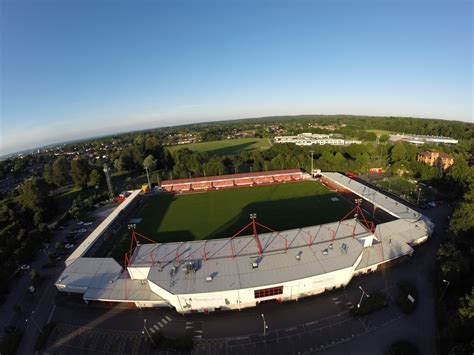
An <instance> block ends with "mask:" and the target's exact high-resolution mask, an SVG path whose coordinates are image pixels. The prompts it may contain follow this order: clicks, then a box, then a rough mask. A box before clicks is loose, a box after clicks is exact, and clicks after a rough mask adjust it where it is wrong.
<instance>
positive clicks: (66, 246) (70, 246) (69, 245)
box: [64, 244, 74, 249]
mask: <svg viewBox="0 0 474 355" xmlns="http://www.w3.org/2000/svg"><path fill="white" fill-rule="evenodd" d="M64 247H65V248H66V249H72V248H74V244H66V245H64Z"/></svg>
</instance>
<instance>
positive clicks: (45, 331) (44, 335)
mask: <svg viewBox="0 0 474 355" xmlns="http://www.w3.org/2000/svg"><path fill="white" fill-rule="evenodd" d="M55 326H56V323H54V322H51V323H48V324H46V325H45V326H44V327H43V328H42V332H40V333H39V334H38V338H37V339H36V344H35V350H40V349H41V348H42V347H43V345H44V344H45V343H46V340H48V337H49V335H50V334H51V332H52V331H53V329H54V327H55Z"/></svg>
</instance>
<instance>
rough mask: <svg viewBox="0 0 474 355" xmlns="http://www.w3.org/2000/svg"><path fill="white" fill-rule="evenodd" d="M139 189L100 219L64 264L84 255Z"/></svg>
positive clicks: (137, 193) (136, 194) (135, 195)
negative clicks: (99, 222)
mask: <svg viewBox="0 0 474 355" xmlns="http://www.w3.org/2000/svg"><path fill="white" fill-rule="evenodd" d="M140 191H141V190H135V191H133V192H132V193H131V194H130V196H128V197H127V198H126V199H125V201H123V202H122V203H121V204H120V205H119V206H118V207H117V208H116V209H114V210H113V211H112V213H111V214H110V215H108V216H107V218H106V219H104V220H103V221H102V223H101V224H99V225H98V226H97V228H96V229H94V230H93V231H92V233H91V234H89V235H88V236H87V238H86V239H84V241H83V242H82V243H81V244H80V245H79V246H78V247H77V248H76V249H75V250H74V251H73V252H72V254H71V255H70V256H69V257H68V258H67V259H66V261H65V264H66V266H68V265H69V264H71V263H72V262H74V260H76V259H77V258H80V257H81V256H84V254H85V253H86V252H87V251H88V250H89V249H90V248H91V247H92V246H93V245H94V243H95V242H96V241H97V239H99V238H100V236H101V235H102V233H104V232H105V231H106V230H107V228H109V227H110V225H111V224H112V223H113V222H114V221H115V219H116V218H117V217H118V215H119V214H120V212H122V211H123V210H124V209H126V208H127V207H128V205H129V204H130V203H131V202H132V201H133V200H134V199H135V198H136V197H137V196H138V195H139V193H140Z"/></svg>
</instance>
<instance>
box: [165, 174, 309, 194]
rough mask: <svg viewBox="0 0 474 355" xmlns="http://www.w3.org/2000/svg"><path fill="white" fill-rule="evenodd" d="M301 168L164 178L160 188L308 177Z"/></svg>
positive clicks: (181, 189)
mask: <svg viewBox="0 0 474 355" xmlns="http://www.w3.org/2000/svg"><path fill="white" fill-rule="evenodd" d="M308 178H309V175H308V174H306V173H304V172H303V170H301V169H287V170H273V171H261V172H253V173H243V174H230V175H218V176H204V177H198V178H190V179H179V180H164V181H163V182H162V183H161V188H162V189H163V190H165V191H169V192H171V191H173V192H188V191H196V190H212V189H220V188H229V187H237V186H255V185H263V184H275V183H281V182H289V181H300V180H303V179H308Z"/></svg>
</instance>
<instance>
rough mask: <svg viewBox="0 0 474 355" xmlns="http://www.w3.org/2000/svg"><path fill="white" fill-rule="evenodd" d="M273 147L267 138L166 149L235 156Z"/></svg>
mask: <svg viewBox="0 0 474 355" xmlns="http://www.w3.org/2000/svg"><path fill="white" fill-rule="evenodd" d="M270 147H271V143H270V141H269V140H268V139H266V138H237V139H226V140H221V141H211V142H201V143H190V144H180V145H173V146H170V147H166V149H168V150H169V151H170V152H174V151H176V150H179V149H183V148H188V149H190V150H192V151H193V152H198V153H208V154H210V155H226V154H235V153H239V152H242V151H251V150H265V149H268V148H270Z"/></svg>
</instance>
